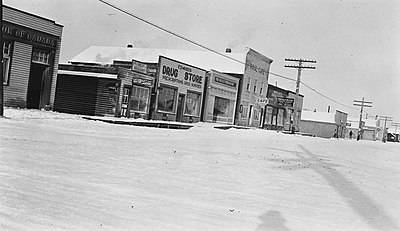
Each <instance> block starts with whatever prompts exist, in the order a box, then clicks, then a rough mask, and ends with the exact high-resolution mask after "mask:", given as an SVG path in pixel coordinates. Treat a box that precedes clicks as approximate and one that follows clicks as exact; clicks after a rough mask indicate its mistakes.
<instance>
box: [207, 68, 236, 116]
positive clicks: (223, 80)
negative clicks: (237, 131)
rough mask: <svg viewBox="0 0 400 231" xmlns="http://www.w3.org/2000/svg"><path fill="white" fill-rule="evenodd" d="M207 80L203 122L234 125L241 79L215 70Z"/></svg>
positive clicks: (209, 73)
mask: <svg viewBox="0 0 400 231" xmlns="http://www.w3.org/2000/svg"><path fill="white" fill-rule="evenodd" d="M206 79H207V81H206V85H205V90H204V92H205V94H204V95H205V98H204V107H203V108H204V109H203V121H205V122H211V123H223V124H234V121H235V110H236V101H237V97H238V90H239V79H238V78H236V77H234V76H231V75H227V74H223V73H221V72H218V71H215V70H211V71H210V72H208V73H207V76H206Z"/></svg>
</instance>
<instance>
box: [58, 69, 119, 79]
mask: <svg viewBox="0 0 400 231" xmlns="http://www.w3.org/2000/svg"><path fill="white" fill-rule="evenodd" d="M57 73H58V74H64V75H78V76H87V77H95V78H107V79H117V75H116V74H106V73H95V72H84V71H67V70H58V72H57Z"/></svg>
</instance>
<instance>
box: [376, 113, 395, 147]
mask: <svg viewBox="0 0 400 231" xmlns="http://www.w3.org/2000/svg"><path fill="white" fill-rule="evenodd" d="M379 117H380V119H385V125H383V136H382V142H383V143H385V142H386V140H387V129H386V122H388V121H393V117H390V116H379Z"/></svg>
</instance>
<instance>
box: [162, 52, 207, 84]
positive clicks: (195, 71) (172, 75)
mask: <svg viewBox="0 0 400 231" xmlns="http://www.w3.org/2000/svg"><path fill="white" fill-rule="evenodd" d="M159 67H160V70H159V74H158V78H159V82H160V83H164V84H168V85H174V86H182V87H185V88H187V89H191V90H197V91H202V90H203V87H204V81H205V76H206V71H204V70H202V69H199V68H196V67H193V66H190V65H187V64H184V63H181V62H178V61H175V60H172V59H169V58H166V57H162V56H160V58H159Z"/></svg>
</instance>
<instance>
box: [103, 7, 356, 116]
mask: <svg viewBox="0 0 400 231" xmlns="http://www.w3.org/2000/svg"><path fill="white" fill-rule="evenodd" d="M99 1H100V2H102V3H104V4H106V5H108V6H110V7H112V8H114V9H116V10H118V11H121V12H122V13H124V14H127V15H129V16H131V17H133V18H136V19H137V20H139V21H142V22H144V23H146V24H149V25H151V26H153V27H155V28H157V29H160V30H162V31H164V32H166V33H168V34H171V35H173V36H176V37H178V38H180V39H182V40H185V41H186V42H189V43H191V44H194V45H196V46H198V47H201V48H203V49H205V50H208V51H210V52H212V53H215V54H217V55H220V56H223V57H225V58H227V59H230V60H232V61H235V62H238V63H240V64H243V65H246V63H244V62H242V61H240V60H237V59H235V58H232V57H229V56H227V55H225V54H223V53H221V52H218V51H216V50H214V49H211V48H209V47H206V46H204V45H202V44H200V43H197V42H195V41H193V40H191V39H188V38H186V37H183V36H182V35H179V34H177V33H175V32H173V31H170V30H167V29H165V28H163V27H161V26H158V25H156V24H154V23H152V22H150V21H148V20H146V19H143V18H141V17H139V16H137V15H135V14H133V13H131V12H129V11H127V10H125V9H122V8H121V7H118V6H116V5H114V4H112V3H109V2H107V1H105V0H99ZM269 74H271V75H274V76H277V77H279V78H282V79H286V80H289V81H294V82H296V79H293V78H290V77H287V76H283V75H280V74H276V73H273V72H269ZM300 83H301V84H303V85H304V86H305V87H307V88H309V89H310V90H312V91H314V92H315V93H317V94H318V95H320V96H322V97H324V98H326V99H328V100H330V101H332V102H334V103H337V104H339V105H342V106H344V107H347V108H350V109H353V110H357V109H355V108H353V107H350V106H347V105H345V104H342V103H340V102H338V101H336V100H334V99H331V98H330V97H328V96H326V95H324V94H322V93H320V92H318V91H317V90H315V89H314V88H312V87H310V86H308V85H307V84H305V83H303V82H301V81H300Z"/></svg>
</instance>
